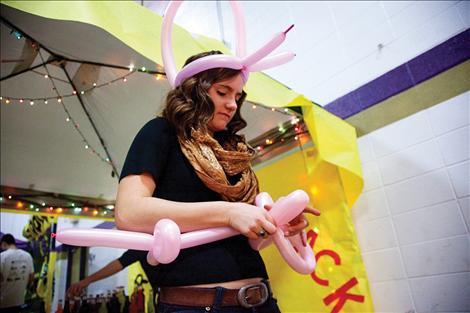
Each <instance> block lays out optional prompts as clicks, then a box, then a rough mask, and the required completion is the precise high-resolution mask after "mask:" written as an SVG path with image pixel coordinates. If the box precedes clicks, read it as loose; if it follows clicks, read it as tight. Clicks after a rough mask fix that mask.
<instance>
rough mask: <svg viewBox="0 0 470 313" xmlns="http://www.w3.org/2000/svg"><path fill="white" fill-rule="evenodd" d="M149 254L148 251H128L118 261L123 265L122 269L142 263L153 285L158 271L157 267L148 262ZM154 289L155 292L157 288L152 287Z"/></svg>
mask: <svg viewBox="0 0 470 313" xmlns="http://www.w3.org/2000/svg"><path fill="white" fill-rule="evenodd" d="M147 253H148V252H147V251H141V250H127V251H126V252H124V253H123V254H122V255H121V256H120V257H119V258H118V261H119V263H121V266H122V268H125V267H128V266H129V265H131V264H132V263H134V262H140V265H141V266H142V269H143V270H144V272H145V275H147V279H148V280H149V283H150V285H152V282H155V281H156V271H155V266H152V265H150V264H149V263H148V262H147ZM152 289H154V290H155V286H153V285H152Z"/></svg>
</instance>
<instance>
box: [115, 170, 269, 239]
mask: <svg viewBox="0 0 470 313" xmlns="http://www.w3.org/2000/svg"><path fill="white" fill-rule="evenodd" d="M155 188H158V187H157V186H156V184H155V181H154V180H153V178H152V175H150V174H148V173H143V174H140V175H129V176H126V177H124V178H123V179H122V180H121V182H120V183H119V187H118V192H117V196H116V207H115V221H116V226H117V227H118V228H119V229H123V230H131V231H139V232H146V233H150V234H152V233H153V230H154V227H155V223H156V222H157V221H159V220H160V219H162V218H169V219H172V220H173V221H175V223H176V224H178V226H179V227H180V229H181V231H182V232H187V231H192V230H198V229H205V228H210V227H218V226H231V227H233V228H235V229H236V230H238V231H239V232H240V233H242V234H243V235H245V236H247V237H249V238H253V239H256V238H258V237H257V233H258V232H259V231H260V230H261V229H262V228H263V229H264V230H266V231H267V232H268V233H270V234H272V233H274V232H275V231H276V227H275V226H274V224H275V222H274V220H273V218H272V217H271V216H270V215H269V214H268V213H267V211H266V210H264V209H262V208H259V207H257V206H254V205H250V204H247V203H241V202H226V201H208V202H193V203H187V202H175V201H168V200H164V199H159V198H155V197H152V195H153V192H154V190H155Z"/></svg>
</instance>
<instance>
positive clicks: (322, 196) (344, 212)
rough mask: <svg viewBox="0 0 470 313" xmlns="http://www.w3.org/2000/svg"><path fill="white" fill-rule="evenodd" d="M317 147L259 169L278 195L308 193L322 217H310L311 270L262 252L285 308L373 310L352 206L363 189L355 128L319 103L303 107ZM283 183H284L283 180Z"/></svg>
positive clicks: (276, 254)
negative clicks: (304, 271)
mask: <svg viewBox="0 0 470 313" xmlns="http://www.w3.org/2000/svg"><path fill="white" fill-rule="evenodd" d="M304 109H305V110H304V114H305V115H304V118H305V120H306V122H307V125H308V126H309V130H310V133H311V135H312V138H313V140H314V147H310V148H307V149H304V150H302V151H298V152H296V153H293V154H290V155H289V156H286V157H284V158H282V159H281V160H279V161H277V162H274V163H271V164H269V165H267V166H265V167H262V168H260V169H258V170H257V171H256V174H257V175H258V178H259V180H260V184H261V190H262V191H267V192H269V193H270V194H271V195H272V196H273V198H274V199H277V198H278V197H280V196H282V195H286V194H288V193H289V192H291V191H293V190H295V189H299V188H301V189H304V190H305V191H307V192H308V193H309V196H310V199H311V204H312V205H313V206H314V207H316V208H318V209H319V210H321V212H322V214H321V216H320V217H309V221H310V228H309V229H308V230H307V234H308V242H309V244H310V246H311V247H312V248H313V251H314V253H315V255H316V258H317V262H318V263H317V267H316V269H315V272H314V273H313V274H312V275H300V274H297V273H296V272H294V271H293V270H292V269H290V268H289V267H288V266H287V265H286V263H285V262H284V260H283V259H282V258H281V257H280V255H279V252H278V251H277V249H276V248H275V247H269V248H267V249H265V250H263V251H262V255H263V258H264V260H265V261H266V264H267V267H268V272H269V274H270V277H271V280H272V283H273V290H274V293H275V295H277V297H278V300H279V305H280V307H281V309H282V312H291V313H293V312H331V313H338V312H361V313H365V312H373V311H374V308H373V302H372V298H371V295H370V291H369V284H368V281H367V274H366V272H365V268H364V264H363V261H362V257H361V253H360V249H359V245H358V242H357V238H356V233H355V230H354V225H353V223H352V219H351V213H350V206H351V205H352V203H353V202H354V200H355V199H356V198H357V197H358V195H359V193H360V191H361V189H362V184H363V182H362V177H361V169H360V163H359V158H358V153H357V146H356V137H355V131H354V129H353V128H352V127H351V126H349V125H347V124H346V123H345V122H344V121H342V120H341V119H338V118H336V117H334V116H332V115H331V114H330V113H328V112H326V111H324V110H323V109H321V108H317V107H307V108H304ZM281 182H282V183H281Z"/></svg>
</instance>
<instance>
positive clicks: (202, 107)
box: [162, 50, 246, 138]
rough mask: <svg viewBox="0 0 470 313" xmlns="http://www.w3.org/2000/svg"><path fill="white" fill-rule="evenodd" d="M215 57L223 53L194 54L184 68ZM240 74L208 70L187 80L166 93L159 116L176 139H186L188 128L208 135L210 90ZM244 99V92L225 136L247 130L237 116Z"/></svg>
mask: <svg viewBox="0 0 470 313" xmlns="http://www.w3.org/2000/svg"><path fill="white" fill-rule="evenodd" d="M214 54H222V52H220V51H216V50H213V51H209V52H203V53H199V54H196V55H193V56H191V57H190V58H188V59H187V60H186V62H185V64H184V65H186V64H188V63H191V62H193V61H195V60H197V59H199V58H202V57H205V56H208V55H214ZM240 73H241V71H240V70H234V69H230V68H213V69H209V70H206V71H203V72H200V73H198V74H196V75H194V76H192V77H189V78H187V79H186V80H184V81H183V82H182V83H181V85H179V86H178V87H176V88H174V89H172V90H170V92H168V95H167V97H166V103H165V107H164V109H163V111H162V116H163V117H164V118H166V119H167V120H168V121H169V122H170V123H171V124H172V125H173V126H174V128H175V129H176V133H177V135H178V137H180V138H189V136H190V130H191V128H194V129H198V130H201V131H203V132H207V130H208V129H207V124H208V123H209V122H210V120H211V119H212V117H213V115H214V103H213V102H212V99H211V98H210V96H209V93H208V90H209V88H210V87H211V86H212V84H214V83H217V82H220V81H223V80H227V79H230V78H232V77H234V76H236V75H238V74H240ZM245 98H246V93H245V91H243V92H242V95H241V97H240V99H238V100H237V110H236V112H235V115H234V116H233V118H232V120H231V121H230V122H229V123H228V124H227V129H226V131H225V133H226V134H225V135H228V136H229V137H231V136H234V135H235V134H236V133H237V132H238V131H239V130H241V129H243V128H245V127H246V121H245V120H244V119H243V118H242V116H241V115H240V110H241V107H242V104H243V102H244V101H245Z"/></svg>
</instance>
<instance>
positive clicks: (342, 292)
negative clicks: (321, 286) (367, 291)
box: [323, 277, 364, 313]
mask: <svg viewBox="0 0 470 313" xmlns="http://www.w3.org/2000/svg"><path fill="white" fill-rule="evenodd" d="M357 283H358V282H357V279H356V277H353V278H351V279H350V280H349V281H348V282H347V283H345V284H344V285H343V286H341V287H339V288H338V289H336V291H334V292H333V293H331V294H330V295H328V296H327V297H325V298H324V299H323V303H325V305H329V304H330V303H332V302H333V301H335V300H336V299H338V302H337V303H336V305H335V306H334V307H333V310H332V311H331V313H338V312H339V311H340V310H341V309H342V308H343V306H344V304H345V303H346V301H348V300H351V301H356V302H361V303H362V302H364V296H361V295H355V294H350V293H347V291H348V290H349V289H351V288H352V287H354V286H356V285H357Z"/></svg>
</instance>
